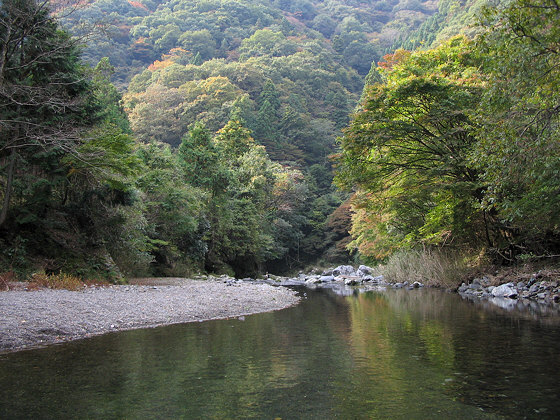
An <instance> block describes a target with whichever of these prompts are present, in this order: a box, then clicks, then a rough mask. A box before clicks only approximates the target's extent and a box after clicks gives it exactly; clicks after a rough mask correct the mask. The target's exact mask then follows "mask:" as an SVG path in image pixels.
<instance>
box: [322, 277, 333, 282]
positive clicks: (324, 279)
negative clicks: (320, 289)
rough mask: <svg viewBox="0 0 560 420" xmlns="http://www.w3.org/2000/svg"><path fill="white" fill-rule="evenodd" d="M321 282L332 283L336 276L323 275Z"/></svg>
mask: <svg viewBox="0 0 560 420" xmlns="http://www.w3.org/2000/svg"><path fill="white" fill-rule="evenodd" d="M319 280H320V281H319V283H330V282H331V281H334V277H333V276H321V277H319Z"/></svg>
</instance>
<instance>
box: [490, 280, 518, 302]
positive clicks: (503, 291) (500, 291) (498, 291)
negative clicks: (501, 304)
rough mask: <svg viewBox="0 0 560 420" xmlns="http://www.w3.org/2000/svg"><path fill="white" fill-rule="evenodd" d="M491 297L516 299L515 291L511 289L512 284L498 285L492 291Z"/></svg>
mask: <svg viewBox="0 0 560 420" xmlns="http://www.w3.org/2000/svg"><path fill="white" fill-rule="evenodd" d="M492 296H494V297H507V298H511V299H516V298H517V290H516V289H515V288H514V287H513V284H512V283H506V284H500V285H499V286H498V287H495V288H494V289H492Z"/></svg>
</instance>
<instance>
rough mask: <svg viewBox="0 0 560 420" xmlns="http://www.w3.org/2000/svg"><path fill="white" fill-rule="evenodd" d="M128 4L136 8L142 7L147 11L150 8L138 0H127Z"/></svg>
mask: <svg viewBox="0 0 560 420" xmlns="http://www.w3.org/2000/svg"><path fill="white" fill-rule="evenodd" d="M128 4H130V5H131V6H133V7H137V8H138V9H144V10H146V11H147V12H149V11H150V10H149V9H148V8H147V7H146V6H144V5H143V4H142V3H140V2H139V1H133V0H128Z"/></svg>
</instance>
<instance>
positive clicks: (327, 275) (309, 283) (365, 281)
mask: <svg viewBox="0 0 560 420" xmlns="http://www.w3.org/2000/svg"><path fill="white" fill-rule="evenodd" d="M258 281H263V282H266V283H269V284H274V285H279V286H304V287H307V288H310V289H317V288H322V289H331V290H333V291H334V292H335V293H337V294H340V295H351V294H353V293H355V292H357V293H360V292H366V291H369V290H378V289H384V288H388V287H392V288H395V289H400V288H406V289H410V290H412V289H417V288H420V287H424V285H423V284H422V283H420V282H413V283H409V282H406V281H405V282H403V283H390V282H389V281H387V280H386V278H385V277H384V276H383V275H375V271H374V269H373V268H371V267H368V266H366V265H360V266H359V267H358V268H354V267H352V266H351V265H340V266H338V267H336V268H330V269H327V270H324V271H318V270H314V271H312V272H311V273H308V274H305V273H299V275H298V276H297V277H281V276H274V275H268V274H267V275H266V276H265V278H264V279H261V280H258Z"/></svg>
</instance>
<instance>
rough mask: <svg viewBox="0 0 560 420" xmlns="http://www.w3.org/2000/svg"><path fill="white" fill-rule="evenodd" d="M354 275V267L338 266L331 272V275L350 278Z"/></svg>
mask: <svg viewBox="0 0 560 420" xmlns="http://www.w3.org/2000/svg"><path fill="white" fill-rule="evenodd" d="M355 273H356V271H355V270H354V267H352V266H351V265H339V266H338V267H336V268H335V269H334V270H333V271H332V275H333V276H335V277H337V276H352V275H354V274H355Z"/></svg>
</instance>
